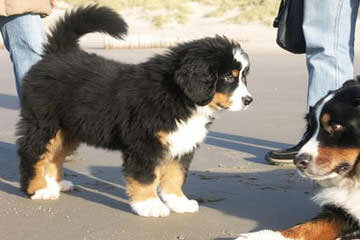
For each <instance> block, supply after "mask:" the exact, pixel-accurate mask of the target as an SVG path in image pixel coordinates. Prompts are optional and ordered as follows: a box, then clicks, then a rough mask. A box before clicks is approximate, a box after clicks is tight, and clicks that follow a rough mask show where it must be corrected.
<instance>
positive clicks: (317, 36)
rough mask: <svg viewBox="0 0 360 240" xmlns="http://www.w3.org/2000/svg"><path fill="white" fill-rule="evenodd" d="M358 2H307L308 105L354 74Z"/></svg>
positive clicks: (309, 0)
mask: <svg viewBox="0 0 360 240" xmlns="http://www.w3.org/2000/svg"><path fill="white" fill-rule="evenodd" d="M358 7H359V0H350V1H349V0H337V1H334V0H322V1H313V0H305V2H304V10H305V11H304V22H303V30H304V37H305V41H306V64H307V68H308V74H309V82H308V98H307V106H308V107H310V106H314V105H315V103H316V102H317V101H318V100H320V99H321V98H322V97H323V96H325V95H326V94H327V93H328V92H329V91H330V90H334V89H337V88H339V87H341V86H342V85H343V83H344V82H345V81H346V80H349V79H352V78H353V74H354V66H353V63H354V32H355V23H356V17H357V12H358Z"/></svg>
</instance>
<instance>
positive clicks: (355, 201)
mask: <svg viewBox="0 0 360 240" xmlns="http://www.w3.org/2000/svg"><path fill="white" fill-rule="evenodd" d="M353 184H354V185H353ZM357 185H358V183H352V184H351V183H350V186H341V185H340V186H336V187H329V188H325V189H323V190H322V191H321V192H320V193H318V194H317V195H316V196H315V197H313V200H314V201H315V202H317V203H318V204H320V205H321V206H323V205H326V204H332V205H335V206H338V207H341V208H343V209H345V210H346V211H347V212H348V213H350V214H351V215H352V216H353V217H355V218H356V219H357V220H358V221H360V204H359V203H360V188H359V187H360V186H357Z"/></svg>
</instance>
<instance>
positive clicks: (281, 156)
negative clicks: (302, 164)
mask: <svg viewBox="0 0 360 240" xmlns="http://www.w3.org/2000/svg"><path fill="white" fill-rule="evenodd" d="M310 132H311V131H310V128H309V127H308V128H307V129H306V131H305V133H304V135H303V137H302V139H301V141H300V142H298V144H296V145H295V146H293V147H291V148H287V149H280V150H274V151H270V152H268V153H267V154H266V155H265V160H266V161H268V162H269V163H271V164H274V165H285V164H293V163H294V162H293V160H294V158H295V156H296V154H297V153H298V152H299V150H300V149H301V147H302V146H304V144H305V143H306V142H307V141H308V140H309V138H310V137H311V134H310Z"/></svg>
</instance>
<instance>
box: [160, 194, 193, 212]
mask: <svg viewBox="0 0 360 240" xmlns="http://www.w3.org/2000/svg"><path fill="white" fill-rule="evenodd" d="M160 196H161V198H162V199H163V200H164V202H165V204H166V205H167V206H168V207H169V208H170V209H171V210H172V211H174V212H177V213H186V212H187V213H192V212H197V211H199V204H198V202H197V201H195V200H189V199H188V198H187V197H185V196H182V197H179V196H176V195H175V194H165V193H160Z"/></svg>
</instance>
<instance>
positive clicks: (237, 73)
mask: <svg viewBox="0 0 360 240" xmlns="http://www.w3.org/2000/svg"><path fill="white" fill-rule="evenodd" d="M231 73H232V75H233V77H235V78H237V77H238V76H239V73H240V71H239V70H238V69H234V70H232V71H231Z"/></svg>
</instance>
